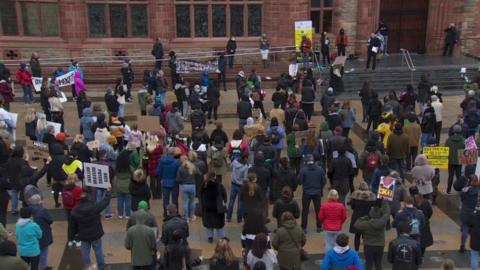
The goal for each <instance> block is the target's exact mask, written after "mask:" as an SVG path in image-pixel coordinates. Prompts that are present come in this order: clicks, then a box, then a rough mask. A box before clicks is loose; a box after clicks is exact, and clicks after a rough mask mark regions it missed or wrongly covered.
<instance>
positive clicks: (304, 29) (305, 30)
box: [294, 21, 313, 52]
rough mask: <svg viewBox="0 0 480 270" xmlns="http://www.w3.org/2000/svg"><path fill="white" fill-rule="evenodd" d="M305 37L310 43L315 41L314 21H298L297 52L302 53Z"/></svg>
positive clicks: (296, 26)
mask: <svg viewBox="0 0 480 270" xmlns="http://www.w3.org/2000/svg"><path fill="white" fill-rule="evenodd" d="M303 36H305V37H306V38H307V39H309V40H310V41H312V40H313V24H312V21H296V22H295V41H294V42H295V50H296V51H297V52H300V49H301V45H302V37H303Z"/></svg>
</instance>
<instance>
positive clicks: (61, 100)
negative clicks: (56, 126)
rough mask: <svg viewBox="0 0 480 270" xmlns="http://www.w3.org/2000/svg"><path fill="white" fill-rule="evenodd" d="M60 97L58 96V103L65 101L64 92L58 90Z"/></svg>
mask: <svg viewBox="0 0 480 270" xmlns="http://www.w3.org/2000/svg"><path fill="white" fill-rule="evenodd" d="M59 93H60V95H61V97H59V98H58V100H60V103H65V102H67V96H65V93H63V92H62V91H60V92H59Z"/></svg>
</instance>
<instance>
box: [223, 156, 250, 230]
mask: <svg viewBox="0 0 480 270" xmlns="http://www.w3.org/2000/svg"><path fill="white" fill-rule="evenodd" d="M239 149H240V148H239ZM232 151H235V150H232ZM230 168H231V169H232V174H231V178H232V186H231V189H230V201H229V203H228V209H227V222H231V221H232V214H233V207H234V205H235V200H236V198H237V196H238V203H237V222H238V223H241V222H242V219H243V211H242V210H243V208H242V200H241V197H240V193H241V191H242V189H243V185H244V183H245V182H246V181H247V176H248V169H249V168H250V164H248V152H244V151H241V150H240V157H239V158H235V159H233V161H232V162H231V163H230Z"/></svg>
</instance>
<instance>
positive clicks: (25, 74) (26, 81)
mask: <svg viewBox="0 0 480 270" xmlns="http://www.w3.org/2000/svg"><path fill="white" fill-rule="evenodd" d="M15 77H16V79H17V82H18V83H19V84H20V85H21V86H22V89H23V102H24V103H25V104H31V103H32V102H33V95H32V74H31V73H30V72H29V71H28V68H27V65H26V64H25V63H21V64H20V68H19V69H18V70H17V72H16V73H15Z"/></svg>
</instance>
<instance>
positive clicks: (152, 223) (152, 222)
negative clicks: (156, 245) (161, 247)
mask: <svg viewBox="0 0 480 270" xmlns="http://www.w3.org/2000/svg"><path fill="white" fill-rule="evenodd" d="M140 210H143V212H142V213H141V215H144V214H145V213H146V214H147V219H146V221H145V222H144V225H146V226H148V227H150V229H152V230H153V232H154V233H155V239H157V237H158V224H157V220H156V218H155V216H154V215H153V214H152V213H150V211H149V206H148V203H147V202H146V201H144V200H142V201H139V202H138V210H137V211H134V212H133V213H132V214H131V215H130V218H129V219H128V221H127V230H128V229H129V228H130V227H132V226H134V225H135V224H137V215H139V212H140Z"/></svg>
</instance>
